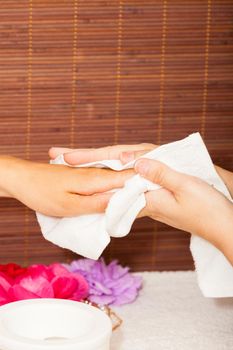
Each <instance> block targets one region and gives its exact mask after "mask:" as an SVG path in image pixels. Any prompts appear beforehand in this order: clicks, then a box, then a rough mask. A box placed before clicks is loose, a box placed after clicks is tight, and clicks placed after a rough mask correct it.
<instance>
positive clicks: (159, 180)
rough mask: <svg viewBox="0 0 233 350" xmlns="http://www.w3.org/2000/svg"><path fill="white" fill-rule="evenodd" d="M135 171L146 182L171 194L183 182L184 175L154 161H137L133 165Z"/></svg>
mask: <svg viewBox="0 0 233 350" xmlns="http://www.w3.org/2000/svg"><path fill="white" fill-rule="evenodd" d="M135 171H136V172H137V173H138V174H140V175H141V176H143V177H144V178H146V179H147V180H150V181H152V182H154V183H155V184H157V185H160V186H161V187H164V188H166V189H167V190H169V191H172V192H174V191H176V190H177V189H179V188H180V187H181V185H182V183H183V182H184V178H183V177H184V175H183V174H182V173H179V172H177V171H175V170H173V169H171V168H169V167H168V166H167V165H166V164H164V163H161V162H158V161H156V160H151V159H146V158H142V159H139V160H138V161H137V162H136V164H135Z"/></svg>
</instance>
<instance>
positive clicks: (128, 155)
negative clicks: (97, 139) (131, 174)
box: [120, 145, 158, 164]
mask: <svg viewBox="0 0 233 350" xmlns="http://www.w3.org/2000/svg"><path fill="white" fill-rule="evenodd" d="M157 147H158V146H156V145H153V147H152V146H151V147H149V146H148V148H144V149H141V150H137V151H133V152H122V153H121V154H120V160H121V162H122V164H127V163H129V162H132V161H134V160H135V159H137V158H139V157H141V156H143V155H144V154H146V153H148V152H150V151H152V149H155V148H157Z"/></svg>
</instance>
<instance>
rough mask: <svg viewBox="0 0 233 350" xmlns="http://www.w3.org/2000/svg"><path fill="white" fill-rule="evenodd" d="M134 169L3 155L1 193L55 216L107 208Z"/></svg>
mask: <svg viewBox="0 0 233 350" xmlns="http://www.w3.org/2000/svg"><path fill="white" fill-rule="evenodd" d="M133 173H134V172H133V171H132V170H127V171H123V172H114V171H111V170H106V169H97V168H89V169H84V168H82V169H77V168H71V167H67V166H63V165H51V164H40V163H34V162H29V161H26V160H22V159H18V158H13V157H0V196H5V197H13V198H16V199H18V200H19V201H21V202H22V203H24V204H25V205H27V206H28V207H29V208H31V209H33V210H36V211H39V212H40V213H42V214H45V215H51V216H61V217H62V216H75V215H81V214H90V213H100V212H104V210H105V208H106V206H107V204H108V201H109V199H110V197H111V194H110V193H102V192H106V191H109V190H111V189H114V188H120V187H123V185H124V182H125V181H126V180H127V179H128V178H129V177H131V176H132V175H133Z"/></svg>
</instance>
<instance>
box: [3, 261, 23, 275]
mask: <svg viewBox="0 0 233 350" xmlns="http://www.w3.org/2000/svg"><path fill="white" fill-rule="evenodd" d="M0 271H1V272H3V273H4V274H6V275H7V276H9V277H11V278H15V277H17V276H19V275H22V274H23V273H25V272H26V271H27V268H26V267H21V266H20V265H17V264H14V263H9V264H6V265H0Z"/></svg>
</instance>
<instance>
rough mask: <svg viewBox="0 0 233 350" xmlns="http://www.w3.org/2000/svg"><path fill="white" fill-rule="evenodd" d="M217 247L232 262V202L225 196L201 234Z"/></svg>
mask: <svg viewBox="0 0 233 350" xmlns="http://www.w3.org/2000/svg"><path fill="white" fill-rule="evenodd" d="M201 236H202V237H203V238H205V239H206V240H208V241H209V242H211V243H212V244H213V245H214V246H215V247H216V248H218V249H219V250H220V251H221V252H222V253H223V254H224V255H225V256H226V258H228V260H229V261H230V262H231V263H232V264H233V261H232V259H233V256H232V255H233V204H232V203H231V202H230V201H229V200H228V199H227V198H225V205H222V209H221V211H220V212H219V214H218V215H217V214H216V216H215V219H214V220H213V219H212V220H211V223H210V225H206V231H205V233H204V234H202V235H201Z"/></svg>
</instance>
